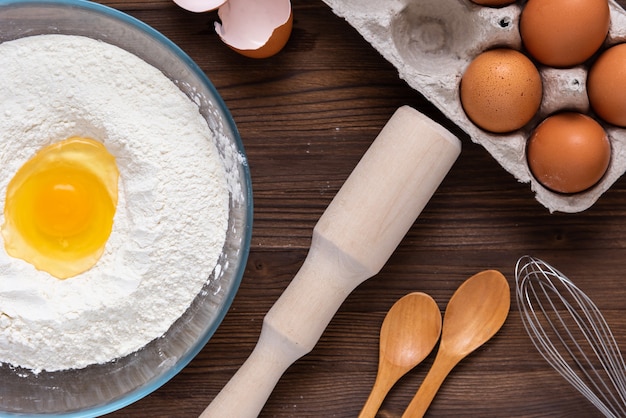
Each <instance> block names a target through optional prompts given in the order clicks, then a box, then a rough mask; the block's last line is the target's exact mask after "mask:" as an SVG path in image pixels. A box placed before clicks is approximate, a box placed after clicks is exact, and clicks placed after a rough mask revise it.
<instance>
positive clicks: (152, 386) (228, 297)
mask: <svg viewBox="0 0 626 418" xmlns="http://www.w3.org/2000/svg"><path fill="white" fill-rule="evenodd" d="M25 5H40V6H60V7H72V8H82V9H85V10H87V11H89V12H94V13H97V14H101V15H105V16H106V17H109V18H113V19H116V20H120V21H122V22H123V23H126V24H129V25H130V26H133V27H134V28H135V29H138V30H140V31H142V32H144V33H145V34H147V35H149V36H150V37H152V38H154V39H155V40H156V41H157V42H158V43H159V44H161V45H162V46H163V47H165V48H166V49H169V50H170V51H171V52H173V53H174V54H175V55H176V56H177V57H178V58H179V59H180V60H181V61H183V62H184V63H185V65H186V66H187V67H188V68H189V70H190V71H191V72H193V73H194V74H195V75H196V76H197V77H198V78H199V79H200V81H201V82H202V83H203V84H205V86H206V87H207V89H208V90H209V91H210V93H211V94H212V96H213V97H212V100H213V101H214V105H215V106H216V107H218V108H219V110H220V112H221V113H222V114H223V116H224V119H225V123H226V124H227V127H228V129H229V130H230V132H231V133H232V140H233V142H234V143H235V145H236V148H237V152H238V154H239V155H240V156H241V158H242V162H241V164H240V166H241V168H240V169H241V178H242V180H243V181H244V186H245V187H244V188H242V193H243V199H242V200H243V201H244V202H245V206H246V207H245V216H246V222H245V225H244V231H243V232H242V245H241V248H240V251H241V259H242V262H241V263H240V264H239V265H238V266H237V270H236V271H235V272H234V274H233V281H232V283H233V286H232V287H231V288H230V289H229V291H228V292H227V293H226V294H225V295H224V298H223V301H224V303H223V309H221V310H220V311H219V312H218V313H217V315H216V317H215V320H214V321H213V324H212V326H210V327H209V328H207V330H206V332H205V333H204V334H202V335H201V336H200V338H198V340H197V344H196V345H195V346H194V347H193V349H190V350H189V351H188V352H187V353H186V354H185V355H184V356H182V357H181V358H180V359H179V360H178V361H177V362H176V364H175V365H174V366H172V367H171V368H170V369H169V370H168V371H167V372H165V373H163V374H161V375H159V376H157V377H156V378H153V379H152V380H149V381H148V382H146V383H145V384H144V385H143V386H140V387H137V388H136V389H134V390H132V391H131V392H128V393H126V394H125V395H122V396H121V397H119V398H117V399H113V400H111V401H109V402H108V403H106V404H101V405H94V406H92V407H89V408H86V409H82V410H79V411H70V412H66V413H54V414H51V416H55V417H93V416H100V415H105V414H109V413H112V412H114V411H117V410H120V409H122V408H124V407H126V406H128V405H130V404H132V403H134V402H137V401H138V400H140V399H142V398H144V397H146V396H148V395H149V394H151V393H153V392H155V391H156V390H157V389H159V388H160V387H161V386H163V385H164V384H165V383H167V382H168V381H169V380H171V379H172V378H173V377H174V376H176V375H177V374H178V373H179V372H180V371H181V370H182V369H183V368H184V367H186V366H187V365H188V364H189V363H190V362H191V360H193V359H194V358H195V357H196V356H197V355H198V353H200V351H202V349H203V348H204V346H205V345H206V344H207V343H208V341H209V340H210V338H211V337H212V336H213V334H214V333H215V331H216V330H217V328H218V327H219V326H220V324H221V323H222V321H223V319H224V317H225V316H226V314H227V313H228V311H229V310H230V306H231V305H232V302H233V300H234V298H235V295H236V294H237V292H238V289H239V286H240V284H241V281H242V279H243V275H244V272H245V267H246V264H247V259H248V255H249V252H250V245H251V238H252V223H253V196H252V180H251V175H250V168H249V166H248V162H247V161H248V160H247V155H246V153H245V149H244V146H243V142H242V140H241V136H240V134H239V130H238V129H237V126H236V125H235V122H234V119H233V117H232V114H231V113H230V110H229V109H228V107H227V106H226V104H225V102H224V100H223V99H222V97H221V96H220V94H219V93H218V91H217V89H216V88H215V86H214V85H213V83H212V82H211V81H210V79H209V78H208V76H207V75H206V73H205V72H204V71H203V70H202V69H201V68H200V67H199V66H198V64H196V62H195V61H194V60H193V59H191V57H190V56H189V55H188V54H187V53H186V52H184V51H183V50H182V48H180V47H179V46H178V45H176V44H175V43H174V42H173V41H171V40H170V39H169V38H167V37H166V36H165V35H163V34H162V33H161V32H159V31H158V30H156V29H154V28H153V27H151V26H150V25H148V24H147V23H145V22H143V21H141V20H139V19H137V18H135V17H133V16H131V15H129V14H126V13H125V12H123V11H121V10H117V9H115V8H113V7H110V6H107V5H104V4H99V3H95V2H91V1H88V0H0V8H2V7H7V6H19V7H21V6H25ZM231 199H232V196H231ZM207 402H208V400H207ZM0 416H7V417H19V416H24V415H23V414H22V413H12V412H2V411H0ZM38 416H45V415H44V414H39V415H38Z"/></svg>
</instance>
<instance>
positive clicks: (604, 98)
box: [587, 44, 626, 127]
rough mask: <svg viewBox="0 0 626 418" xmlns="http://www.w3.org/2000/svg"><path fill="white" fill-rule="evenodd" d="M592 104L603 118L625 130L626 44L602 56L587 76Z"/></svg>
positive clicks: (617, 46) (613, 48) (614, 47)
mask: <svg viewBox="0 0 626 418" xmlns="http://www.w3.org/2000/svg"><path fill="white" fill-rule="evenodd" d="M587 93H588V95H589V103H590V104H591V107H592V108H593V110H594V111H595V112H596V113H597V114H598V116H599V117H600V118H602V119H603V120H605V121H606V122H608V123H612V124H614V125H617V126H621V127H626V44H619V45H615V46H613V47H611V48H609V49H607V50H606V51H604V52H603V53H602V55H600V57H598V60H597V61H596V62H595V63H594V64H593V65H592V66H591V69H590V70H589V76H588V77H587Z"/></svg>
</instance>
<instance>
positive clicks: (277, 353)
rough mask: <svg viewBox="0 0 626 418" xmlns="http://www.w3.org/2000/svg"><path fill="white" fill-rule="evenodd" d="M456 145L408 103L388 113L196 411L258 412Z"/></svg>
mask: <svg viewBox="0 0 626 418" xmlns="http://www.w3.org/2000/svg"><path fill="white" fill-rule="evenodd" d="M460 152H461V143H460V141H459V140H458V139H457V138H456V137H455V136H453V135H452V134H451V133H450V132H448V131H447V130H445V129H444V128H443V127H441V126H440V125H438V124H436V123H435V122H433V121H432V120H430V119H428V118H427V117H426V116H424V115H422V114H421V113H419V112H417V111H416V110H414V109H412V108H410V107H408V106H404V107H401V108H400V109H398V110H397V111H396V112H395V113H394V114H393V116H392V117H391V119H390V120H389V122H387V124H386V125H385V127H384V128H383V130H382V131H381V132H380V134H379V135H378V137H377V138H376V140H375V141H374V142H373V143H372V145H371V146H370V148H369V149H368V151H367V152H366V153H365V155H364V156H363V158H362V159H361V161H360V162H359V164H358V165H357V166H356V168H355V169H354V171H353V172H352V173H351V174H350V176H349V177H348V179H347V180H346V182H345V184H344V185H343V186H342V187H341V189H340V190H339V192H338V193H337V195H336V196H335V198H334V199H333V200H332V202H331V203H330V205H329V206H328V208H327V209H326V211H325V212H324V213H323V214H322V217H321V218H320V219H319V221H318V222H317V224H316V225H315V228H314V229H313V238H312V242H311V248H310V250H309V253H308V255H307V257H306V259H305V261H304V264H303V265H302V267H301V268H300V271H298V273H297V274H296V276H295V277H294V279H293V281H292V282H291V283H290V284H289V286H288V287H287V288H286V289H285V291H284V293H283V294H282V295H281V296H280V298H279V299H278V300H277V301H276V303H275V304H274V306H272V308H271V309H270V311H269V312H268V313H267V315H266V316H265V318H264V320H263V326H262V329H261V335H260V337H259V341H258V342H257V345H256V347H255V348H254V350H253V351H252V354H251V355H250V357H249V358H248V359H247V360H246V361H245V363H244V364H243V365H242V366H241V368H240V369H239V371H237V373H236V374H235V375H234V376H233V377H232V379H231V380H230V381H229V382H228V384H227V385H226V386H225V387H224V388H223V389H222V391H221V392H220V393H219V394H218V395H217V396H216V397H215V399H214V400H213V402H212V403H211V404H210V405H209V406H208V407H207V408H206V409H205V410H204V412H203V413H202V414H201V415H200V416H201V417H203V418H205V417H214V418H245V417H251V418H252V417H257V416H258V415H259V413H260V412H261V410H262V408H263V406H264V405H265V403H266V402H267V399H268V398H269V396H270V394H271V393H272V390H273V389H274V387H275V386H276V383H278V380H279V379H280V377H281V376H282V375H283V373H284V372H285V370H287V368H288V367H289V366H290V365H291V364H293V363H294V362H295V361H296V360H297V359H299V358H300V357H302V356H304V355H305V354H307V353H308V352H309V351H311V350H312V349H313V347H314V346H315V344H316V343H317V341H318V340H319V338H320V337H321V335H322V333H323V332H324V330H325V329H326V326H327V325H328V323H329V322H330V320H331V319H332V317H333V316H334V315H335V313H336V312H337V310H338V309H339V307H340V305H341V304H342V303H343V301H344V300H345V298H346V297H347V296H348V294H350V292H352V291H353V290H354V288H356V287H357V286H358V285H359V284H361V283H362V282H363V281H365V280H366V279H368V278H370V277H372V276H374V275H375V274H377V273H378V272H379V271H380V269H381V268H382V267H383V265H384V264H385V263H386V262H387V260H388V259H389V257H390V256H391V254H392V253H393V251H394V250H395V249H396V247H397V246H398V244H399V243H400V241H401V240H402V238H403V237H404V235H405V234H406V232H407V231H408V230H409V228H410V227H411V225H413V223H414V222H415V219H416V218H417V216H418V215H419V214H420V212H421V211H422V209H423V208H424V206H426V203H428V201H429V200H430V198H431V196H432V195H433V193H434V192H435V190H436V189H437V187H438V186H439V184H440V183H441V181H442V180H443V178H444V177H445V175H446V174H447V173H448V171H449V170H450V168H451V167H452V164H453V163H454V161H455V160H456V158H457V157H458V155H459V153H460Z"/></svg>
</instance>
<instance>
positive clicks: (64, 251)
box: [2, 137, 119, 279]
mask: <svg viewBox="0 0 626 418" xmlns="http://www.w3.org/2000/svg"><path fill="white" fill-rule="evenodd" d="M118 178H119V171H118V169H117V165H116V163H115V158H114V157H113V156H112V155H111V154H110V153H109V152H108V151H107V149H106V148H105V146H104V145H103V144H102V143H100V142H98V141H95V140H93V139H89V138H81V137H72V138H69V139H66V140H64V141H60V142H57V143H55V144H52V145H49V146H47V147H45V148H42V149H41V150H40V151H39V152H38V153H37V154H36V155H35V156H33V157H32V158H31V159H30V160H28V161H27V162H26V163H25V164H24V165H23V166H22V167H21V168H20V169H19V170H18V171H17V173H16V174H15V176H14V177H13V179H12V180H11V181H10V182H9V185H8V187H7V192H6V199H5V204H4V224H3V225H2V236H3V238H4V245H5V249H6V251H7V253H8V254H9V255H11V256H12V257H16V258H20V259H22V260H24V261H27V262H29V263H31V264H32V265H34V266H35V267H36V268H37V269H39V270H43V271H46V272H48V273H50V274H51V275H53V276H55V277H57V278H59V279H66V278H69V277H72V276H75V275H77V274H80V273H82V272H85V271H87V270H89V269H90V268H91V267H93V266H94V265H95V264H96V263H97V261H98V259H99V258H100V257H101V256H102V254H103V252H104V247H105V245H106V242H107V240H108V238H109V236H110V234H111V230H112V228H113V218H114V216H115V211H116V207H117V183H118Z"/></svg>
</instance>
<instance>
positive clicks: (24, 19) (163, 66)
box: [0, 0, 252, 417]
mask: <svg viewBox="0 0 626 418" xmlns="http://www.w3.org/2000/svg"><path fill="white" fill-rule="evenodd" d="M48 33H60V34H71V35H82V36H88V37H90V38H95V39H100V40H102V41H105V42H108V43H111V44H114V45H117V46H119V47H121V48H123V49H125V50H127V51H129V52H132V53H134V54H135V55H137V56H139V57H140V58H142V59H143V60H145V61H146V62H148V63H150V64H152V65H153V66H155V67H156V68H158V69H160V70H161V71H162V72H163V73H164V74H165V75H167V76H168V77H169V78H170V79H172V80H174V81H175V82H176V84H177V85H178V86H179V88H180V89H181V90H182V91H183V92H185V93H186V94H187V95H188V96H189V97H190V98H193V99H194V101H196V102H197V103H199V106H200V111H201V113H202V115H203V116H204V117H205V119H206V120H207V122H208V124H209V127H210V128H211V129H212V130H213V131H215V132H218V133H221V135H217V136H219V137H220V138H221V139H220V140H219V141H218V142H219V144H218V148H219V150H220V153H221V154H222V157H223V161H224V162H225V168H226V170H227V171H228V172H229V173H231V175H230V176H229V179H230V183H231V184H230V189H231V195H230V219H229V227H228V232H227V236H226V243H225V245H224V248H223V251H222V255H221V259H220V262H219V264H218V266H217V267H216V269H215V270H214V271H213V272H207V277H209V280H208V281H207V284H206V285H205V287H204V288H203V290H202V291H201V292H200V293H199V294H198V295H197V296H196V298H195V300H194V301H193V303H192V305H191V307H190V308H189V309H188V310H187V311H186V312H185V314H184V315H183V316H182V317H181V318H179V320H178V321H177V322H175V323H174V324H173V325H172V327H171V328H170V329H169V330H168V331H167V333H165V335H163V337H161V338H158V339H156V340H155V341H153V342H151V343H150V344H148V345H147V346H146V347H144V348H143V349H141V350H139V351H138V352H135V353H133V354H130V355H128V356H126V357H124V358H121V359H117V360H115V361H112V362H109V363H106V364H101V365H92V366H89V367H86V368H84V369H79V370H66V371H60V372H41V373H39V374H34V373H32V372H31V371H29V370H24V369H19V368H14V367H12V366H9V365H6V364H0V416H14V415H18V416H19V415H21V416H23V415H28V416H32V415H55V416H66V417H69V416H71V417H79V416H81V417H82V416H98V415H103V414H106V413H109V412H112V411H115V410H117V409H120V408H122V407H124V406H126V405H128V404H130V403H132V402H134V401H136V400H138V399H141V398H142V397H144V396H146V395H148V394H149V393H151V392H153V391H154V390H156V389H157V388H159V387H160V386H162V385H163V384H164V383H165V382H167V381H168V380H169V379H171V378H172V377H173V376H174V375H175V374H176V373H178V372H179V371H180V370H181V369H182V368H183V367H185V366H186V365H187V364H188V363H189V361H191V359H192V358H193V357H194V356H196V354H198V352H199V351H200V350H201V349H202V347H203V346H204V345H205V344H206V342H207V341H208V340H209V338H210V337H211V336H212V335H213V334H214V332H215V330H216V329H217V327H218V326H219V324H220V322H221V321H222V319H223V318H224V316H225V315H226V312H227V310H228V309H229V307H230V305H231V303H232V300H233V298H234V296H235V293H236V292H237V289H238V288H239V283H240V282H241V278H242V276H243V272H244V268H245V264H246V261H247V257H248V252H249V248H250V235H251V230H252V189H251V182H250V173H249V170H248V166H247V162H246V161H247V160H246V157H245V152H244V149H243V145H242V143H241V139H240V138H239V133H238V131H237V128H236V126H235V123H234V122H233V120H232V117H231V115H230V112H229V111H228V109H227V108H226V106H225V104H224V102H223V101H222V99H221V98H220V96H219V94H218V93H217V91H216V90H215V88H214V87H213V85H212V84H211V82H210V81H209V79H208V78H207V77H206V75H205V74H204V73H203V72H202V70H201V69H200V68H199V67H198V66H197V65H196V64H195V63H194V62H193V61H192V60H191V59H190V58H189V56H187V55H186V54H185V53H184V52H183V51H182V50H181V49H180V48H178V47H177V46H176V45H174V44H173V43H172V42H171V41H169V40H168V39H167V38H166V37H164V36H163V35H162V34H160V33H159V32H157V31H156V30H154V29H152V28H151V27H149V26H148V25H146V24H144V23H142V22H140V21H139V20H137V19H135V18H133V17H130V16H128V15H126V14H124V13H122V12H119V11H117V10H114V9H112V8H109V7H106V6H102V5H99V4H96V3H91V2H88V1H80V0H76V1H72V0H60V1H54V0H48V1H45V0H44V1H37V0H34V1H29V0H25V1H11V0H0V42H4V41H8V40H12V39H16V38H21V37H25V36H31V35H38V34H48ZM0 308H1V307H0Z"/></svg>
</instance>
